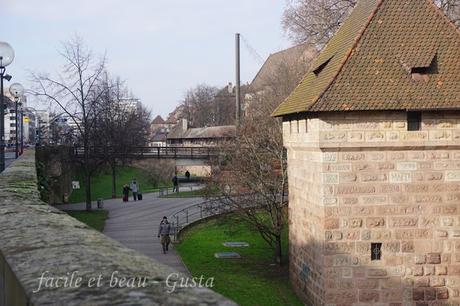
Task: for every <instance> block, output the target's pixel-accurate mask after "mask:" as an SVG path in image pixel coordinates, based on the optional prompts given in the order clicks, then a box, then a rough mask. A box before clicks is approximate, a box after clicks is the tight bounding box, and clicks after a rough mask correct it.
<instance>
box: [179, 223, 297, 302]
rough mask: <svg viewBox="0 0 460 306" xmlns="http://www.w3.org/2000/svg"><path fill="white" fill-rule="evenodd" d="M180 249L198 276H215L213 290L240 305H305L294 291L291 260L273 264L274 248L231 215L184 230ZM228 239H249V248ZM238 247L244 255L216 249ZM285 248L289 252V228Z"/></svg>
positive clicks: (191, 269) (224, 249)
mask: <svg viewBox="0 0 460 306" xmlns="http://www.w3.org/2000/svg"><path fill="white" fill-rule="evenodd" d="M182 238H183V240H182V242H181V243H180V244H179V245H178V246H177V248H176V249H177V251H178V253H179V254H180V256H181V257H182V260H183V261H184V263H185V264H186V265H187V267H188V269H189V270H190V271H191V273H192V275H193V276H194V277H200V276H201V275H204V277H206V278H207V277H214V288H213V290H215V291H217V292H219V293H221V294H223V295H224V296H227V297H229V298H230V299H232V300H234V301H235V302H237V303H238V304H240V305H243V306H244V305H251V306H254V305H261V306H262V305H263V306H268V305H302V303H301V301H300V300H299V298H298V297H297V296H296V295H295V293H294V292H293V291H292V289H291V287H290V283H289V278H288V263H287V262H284V265H283V266H282V267H278V266H276V265H273V264H272V263H273V251H272V250H271V249H270V248H269V247H268V245H267V244H266V242H265V241H264V240H263V239H262V238H261V237H260V235H259V234H258V232H255V231H254V230H251V229H249V228H248V225H247V224H246V223H245V222H243V221H241V220H238V219H236V218H235V217H234V216H227V217H223V218H220V219H211V220H209V221H205V222H204V223H200V224H197V225H195V226H192V227H191V228H189V229H188V230H186V231H185V232H183V236H182ZM226 241H246V242H248V243H249V244H250V246H249V247H248V248H228V247H224V246H223V245H222V243H223V242H226ZM224 251H236V252H238V253H240V254H241V256H242V258H241V259H217V258H215V257H214V253H217V252H224ZM283 252H284V255H285V257H286V254H287V231H286V233H285V235H284V244H283Z"/></svg>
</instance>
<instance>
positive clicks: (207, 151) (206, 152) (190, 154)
mask: <svg viewBox="0 0 460 306" xmlns="http://www.w3.org/2000/svg"><path fill="white" fill-rule="evenodd" d="M219 152H220V148H218V147H198V146H197V147H179V146H177V147H131V148H126V149H125V148H123V149H121V150H120V148H119V147H110V146H109V147H90V148H89V156H90V157H101V158H104V157H107V156H115V157H117V156H119V157H120V158H121V157H124V158H140V159H142V158H156V159H201V160H206V159H210V158H211V157H213V156H217V155H218V154H219ZM73 155H74V156H75V157H77V158H83V157H84V155H85V149H84V147H82V146H81V147H74V148H73Z"/></svg>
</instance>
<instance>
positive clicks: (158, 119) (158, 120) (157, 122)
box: [152, 115, 165, 124]
mask: <svg viewBox="0 0 460 306" xmlns="http://www.w3.org/2000/svg"><path fill="white" fill-rule="evenodd" d="M164 123H165V121H164V120H163V118H162V117H161V116H160V115H158V116H156V117H155V119H153V121H152V124H164Z"/></svg>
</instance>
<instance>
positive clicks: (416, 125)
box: [407, 112, 422, 131]
mask: <svg viewBox="0 0 460 306" xmlns="http://www.w3.org/2000/svg"><path fill="white" fill-rule="evenodd" d="M421 127H422V113H421V112H408V113H407V130H408V131H420V129H421Z"/></svg>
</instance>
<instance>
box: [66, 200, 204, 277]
mask: <svg viewBox="0 0 460 306" xmlns="http://www.w3.org/2000/svg"><path fill="white" fill-rule="evenodd" d="M143 196H144V199H143V200H142V201H136V202H134V201H133V200H132V197H131V198H130V201H129V202H128V203H125V202H122V200H121V199H112V200H104V209H107V210H108V211H109V218H108V219H107V221H106V223H105V228H104V234H106V235H107V236H109V237H111V238H113V239H115V240H117V241H119V242H120V243H122V244H124V245H125V246H126V247H128V248H131V249H134V250H136V251H138V252H140V253H142V254H144V255H147V256H149V257H151V258H153V259H155V260H157V261H159V262H161V263H163V264H165V265H168V266H171V267H173V268H175V269H176V270H177V271H179V272H182V273H186V274H190V273H189V272H188V270H187V268H186V267H185V265H184V263H183V262H182V260H181V259H180V257H179V256H178V255H177V253H176V251H175V250H174V245H170V248H169V252H168V253H167V254H163V251H162V248H161V244H160V241H159V239H158V238H157V234H158V225H159V223H160V221H161V219H162V218H163V216H168V217H169V216H170V215H172V214H173V213H174V212H176V211H178V210H181V209H183V208H185V207H188V206H191V205H194V204H197V203H200V202H202V201H203V199H202V198H185V199H180V198H176V199H173V198H171V199H166V198H158V193H155V194H144V195H143ZM85 207H86V206H85V204H84V203H78V204H66V205H58V206H57V208H59V209H63V210H67V209H69V210H83V209H85ZM93 208H95V209H96V204H95V203H93ZM170 221H173V220H170Z"/></svg>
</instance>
